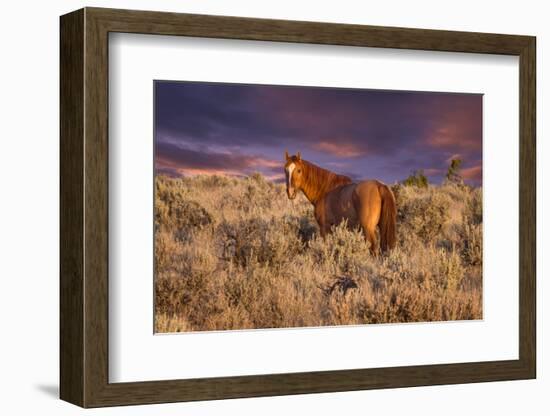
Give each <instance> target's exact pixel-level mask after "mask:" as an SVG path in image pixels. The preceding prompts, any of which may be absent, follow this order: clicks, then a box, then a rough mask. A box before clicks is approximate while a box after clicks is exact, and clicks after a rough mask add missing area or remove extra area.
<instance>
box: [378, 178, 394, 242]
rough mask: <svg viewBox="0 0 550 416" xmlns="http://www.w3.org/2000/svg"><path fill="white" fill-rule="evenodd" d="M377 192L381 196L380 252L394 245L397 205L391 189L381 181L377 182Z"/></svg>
mask: <svg viewBox="0 0 550 416" xmlns="http://www.w3.org/2000/svg"><path fill="white" fill-rule="evenodd" d="M378 192H380V197H381V198H382V209H381V212H380V221H379V223H378V225H379V227H380V249H381V250H382V252H385V251H388V249H392V248H394V247H395V241H396V237H395V222H396V217H397V206H396V203H395V197H394V196H393V192H392V191H391V189H390V188H389V187H388V186H387V185H384V184H383V183H379V184H378Z"/></svg>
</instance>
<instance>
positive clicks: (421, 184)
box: [403, 169, 428, 188]
mask: <svg viewBox="0 0 550 416" xmlns="http://www.w3.org/2000/svg"><path fill="white" fill-rule="evenodd" d="M403 185H405V186H416V187H418V188H427V187H428V178H427V177H426V175H424V171H423V170H422V169H421V170H415V171H413V172H412V173H411V174H410V175H409V177H408V178H407V179H405V180H404V181H403Z"/></svg>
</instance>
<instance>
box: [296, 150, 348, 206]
mask: <svg viewBox="0 0 550 416" xmlns="http://www.w3.org/2000/svg"><path fill="white" fill-rule="evenodd" d="M302 165H303V167H304V169H305V171H306V172H305V175H304V177H305V178H306V181H305V184H304V185H303V186H302V189H303V191H304V193H305V194H306V196H307V197H308V199H309V200H310V201H311V202H316V201H317V200H319V198H321V197H322V196H323V195H325V194H326V193H327V192H330V191H332V190H333V189H335V188H337V187H339V186H342V185H347V184H349V183H352V180H351V178H350V177H349V176H345V175H338V174H337V173H334V172H331V171H330V170H327V169H323V168H321V167H319V166H317V165H314V164H313V163H311V162H308V161H307V160H303V159H302Z"/></svg>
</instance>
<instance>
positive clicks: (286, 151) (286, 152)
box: [285, 150, 290, 160]
mask: <svg viewBox="0 0 550 416" xmlns="http://www.w3.org/2000/svg"><path fill="white" fill-rule="evenodd" d="M285 157H286V160H288V159H290V157H288V150H285Z"/></svg>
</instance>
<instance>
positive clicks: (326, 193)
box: [285, 152, 397, 254]
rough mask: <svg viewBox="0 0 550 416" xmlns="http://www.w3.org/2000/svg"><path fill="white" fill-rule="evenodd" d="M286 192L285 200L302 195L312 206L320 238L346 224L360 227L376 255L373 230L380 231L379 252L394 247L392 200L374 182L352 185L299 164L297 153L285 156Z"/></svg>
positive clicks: (385, 188) (386, 189) (384, 188)
mask: <svg viewBox="0 0 550 416" xmlns="http://www.w3.org/2000/svg"><path fill="white" fill-rule="evenodd" d="M285 157H286V163H285V176H286V192H287V195H288V198H289V199H294V198H296V193H297V192H298V191H300V190H301V191H302V192H303V193H304V195H305V196H306V198H307V199H308V200H309V202H311V203H312V204H313V207H314V213H315V219H316V220H317V223H318V224H319V228H320V231H321V236H323V237H324V236H325V235H326V234H327V233H329V232H330V231H331V227H332V226H334V225H337V224H339V223H340V222H342V221H343V220H347V222H348V226H349V227H350V228H351V227H357V226H359V225H360V226H361V228H362V229H363V232H364V234H365V237H366V239H367V240H368V241H369V243H370V249H371V252H372V253H374V254H376V253H377V250H376V226H378V227H379V229H380V249H381V250H382V251H383V252H385V251H387V250H388V249H391V248H393V247H395V219H396V215H397V211H396V204H395V197H394V195H393V193H392V191H391V189H390V188H389V187H388V186H387V185H385V184H383V183H382V182H379V181H376V180H368V181H363V182H359V183H352V180H351V179H350V178H349V177H347V176H343V175H338V174H336V173H333V172H331V171H329V170H326V169H323V168H320V167H318V166H315V165H314V164H313V163H311V162H308V161H306V160H303V159H302V158H301V157H300V152H298V153H297V154H296V155H294V156H289V155H288V152H286V153H285Z"/></svg>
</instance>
